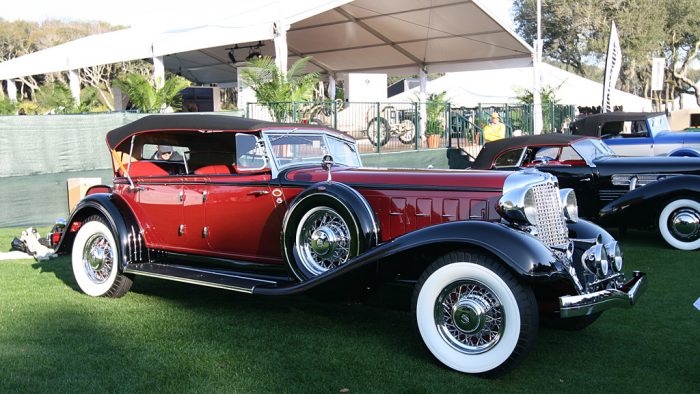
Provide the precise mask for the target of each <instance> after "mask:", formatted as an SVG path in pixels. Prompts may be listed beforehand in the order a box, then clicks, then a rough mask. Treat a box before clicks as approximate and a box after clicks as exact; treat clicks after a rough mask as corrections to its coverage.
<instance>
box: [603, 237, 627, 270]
mask: <svg viewBox="0 0 700 394" xmlns="http://www.w3.org/2000/svg"><path fill="white" fill-rule="evenodd" d="M605 251H606V252H607V253H608V262H609V263H610V265H612V269H613V271H615V272H622V259H623V258H622V250H621V249H620V245H618V244H617V241H612V242H610V243H607V244H605Z"/></svg>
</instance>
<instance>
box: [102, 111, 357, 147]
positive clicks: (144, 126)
mask: <svg viewBox="0 0 700 394" xmlns="http://www.w3.org/2000/svg"><path fill="white" fill-rule="evenodd" d="M295 126H299V127H303V128H304V129H319V130H330V131H335V130H332V129H328V128H327V127H324V126H318V125H309V124H294V123H275V122H266V121H264V120H258V119H249V118H241V117H239V116H232V115H211V114H191V113H190V114H167V115H149V116H144V117H143V118H141V119H138V120H135V121H133V122H131V123H129V124H126V125H124V126H122V127H118V128H116V129H114V130H111V131H109V132H107V144H108V145H109V147H110V148H111V149H114V148H116V147H117V145H119V144H120V143H121V142H122V141H124V140H125V139H127V138H129V137H131V136H132V135H134V134H138V133H141V132H144V131H151V130H227V131H255V130H261V129H269V128H275V127H284V128H289V127H295ZM337 133H339V134H342V135H345V134H344V133H340V132H337Z"/></svg>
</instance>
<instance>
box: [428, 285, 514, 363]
mask: <svg viewBox="0 0 700 394" xmlns="http://www.w3.org/2000/svg"><path fill="white" fill-rule="evenodd" d="M505 318H506V316H505V311H504V310H503V305H501V302H500V300H499V299H498V297H497V296H496V294H494V292H493V291H492V290H491V289H490V288H488V287H487V286H486V285H484V284H483V283H481V282H478V281H475V280H460V281H457V282H453V283H451V284H450V285H449V286H447V287H445V288H444V289H443V290H442V292H441V293H440V295H439V296H438V298H437V300H436V303H435V324H436V326H437V329H438V331H439V332H440V335H441V336H442V338H443V339H444V340H445V341H446V342H447V343H448V344H449V345H450V346H452V347H453V348H455V349H456V350H458V351H460V352H463V353H467V354H479V353H483V352H486V351H487V350H489V349H491V348H492V347H494V346H495V345H496V344H497V343H498V342H499V340H500V339H501V336H502V335H503V330H504V329H505Z"/></svg>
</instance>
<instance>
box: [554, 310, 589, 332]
mask: <svg viewBox="0 0 700 394" xmlns="http://www.w3.org/2000/svg"><path fill="white" fill-rule="evenodd" d="M601 314H602V312H598V313H594V314H592V315H588V316H576V317H569V318H566V319H562V318H561V317H559V316H558V315H557V316H554V315H543V316H540V321H541V322H542V325H543V326H544V327H549V328H554V329H557V330H565V331H580V330H583V329H584V328H586V327H588V326H590V325H591V324H593V323H594V322H595V321H596V320H598V318H599V317H600V315H601Z"/></svg>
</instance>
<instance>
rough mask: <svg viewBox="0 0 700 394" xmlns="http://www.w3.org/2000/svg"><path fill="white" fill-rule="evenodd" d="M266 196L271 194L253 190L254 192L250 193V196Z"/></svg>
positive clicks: (265, 191)
mask: <svg viewBox="0 0 700 394" xmlns="http://www.w3.org/2000/svg"><path fill="white" fill-rule="evenodd" d="M266 194H270V192H269V191H267V190H253V191H252V192H250V193H248V195H249V196H264V195H266Z"/></svg>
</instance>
